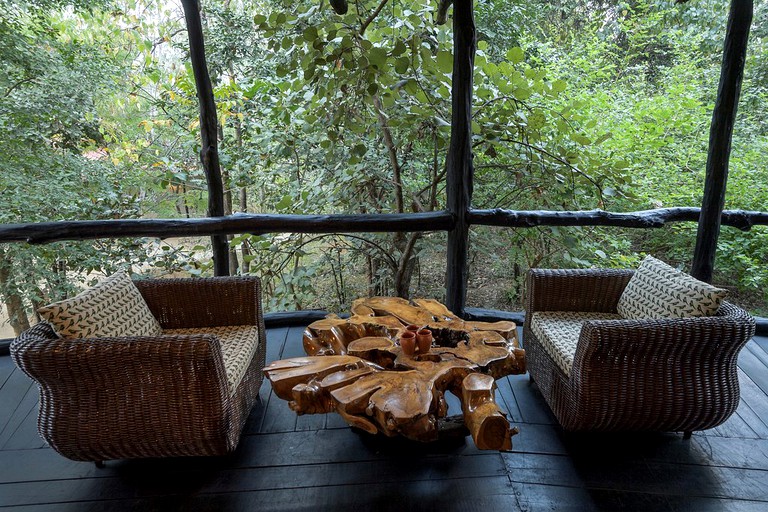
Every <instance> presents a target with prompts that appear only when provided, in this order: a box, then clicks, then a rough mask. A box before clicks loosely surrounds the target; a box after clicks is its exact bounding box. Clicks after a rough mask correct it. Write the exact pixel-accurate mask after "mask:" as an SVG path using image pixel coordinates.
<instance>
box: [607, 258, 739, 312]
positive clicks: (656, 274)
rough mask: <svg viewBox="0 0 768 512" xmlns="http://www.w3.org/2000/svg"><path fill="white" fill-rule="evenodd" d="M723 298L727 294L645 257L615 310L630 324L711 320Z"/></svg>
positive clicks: (658, 261)
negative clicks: (698, 318) (649, 320)
mask: <svg viewBox="0 0 768 512" xmlns="http://www.w3.org/2000/svg"><path fill="white" fill-rule="evenodd" d="M726 295H728V291H727V290H723V289H720V288H716V287H714V286H712V285H710V284H707V283H705V282H702V281H699V280H698V279H695V278H693V277H691V276H689V275H688V274H686V273H684V272H681V271H679V270H677V269H676V268H673V267H670V266H669V265H667V264H666V263H664V262H663V261H660V260H657V259H656V258H654V257H653V256H647V257H646V258H645V259H644V260H643V262H642V263H641V264H640V268H638V269H637V271H636V272H635V274H634V275H633V276H632V279H630V281H629V284H627V287H626V288H625V289H624V292H623V293H622V294H621V297H620V298H619V303H618V306H617V307H618V311H619V314H620V315H621V316H623V317H624V318H628V319H633V320H639V319H643V318H686V317H694V316H712V315H714V314H715V313H716V312H717V310H718V308H719V307H720V303H721V302H722V301H723V299H725V296H726Z"/></svg>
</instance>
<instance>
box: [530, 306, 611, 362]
mask: <svg viewBox="0 0 768 512" xmlns="http://www.w3.org/2000/svg"><path fill="white" fill-rule="evenodd" d="M621 318H622V317H621V315H618V314H616V313H596V312H581V311H536V312H535V313H533V315H531V331H533V334H534V335H535V336H536V338H537V339H538V340H539V342H540V343H541V346H542V347H543V348H544V350H545V351H546V353H547V354H549V356H550V357H551V358H552V359H553V360H554V361H555V363H557V366H559V367H560V369H561V370H563V372H564V373H565V374H566V375H568V376H569V377H570V375H571V368H572V367H573V357H574V356H575V354H576V345H577V344H578V343H579V336H580V335H581V326H582V325H584V322H586V321H587V320H621ZM523 341H525V340H523Z"/></svg>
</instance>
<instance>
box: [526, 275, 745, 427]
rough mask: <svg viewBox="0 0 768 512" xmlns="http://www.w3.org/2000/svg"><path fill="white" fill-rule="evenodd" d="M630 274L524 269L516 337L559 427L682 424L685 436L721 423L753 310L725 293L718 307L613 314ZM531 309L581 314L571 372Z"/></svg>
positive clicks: (732, 396)
mask: <svg viewBox="0 0 768 512" xmlns="http://www.w3.org/2000/svg"><path fill="white" fill-rule="evenodd" d="M632 275H633V271H630V270H606V269H590V270H546V269H534V270H531V271H530V272H529V274H528V276H527V298H526V321H525V325H524V332H523V342H524V347H525V350H526V356H527V361H528V370H529V372H530V376H531V379H532V380H533V381H535V382H536V383H537V384H538V387H539V389H540V391H541V393H542V395H543V396H544V398H545V400H546V401H547V403H548V404H549V406H550V408H551V409H552V411H553V413H554V415H555V417H556V418H557V420H558V422H559V423H560V424H561V425H562V427H563V429H565V430H567V431H678V432H679V431H682V432H685V436H686V437H689V436H690V434H691V432H692V431H694V430H704V429H708V428H712V427H715V426H717V425H719V424H721V423H723V422H724V421H725V420H726V419H728V417H729V416H730V415H731V414H733V412H734V411H735V410H736V407H737V406H738V404H739V382H738V377H737V371H736V359H737V356H738V353H739V351H740V350H741V348H742V347H743V346H744V344H745V343H746V342H747V341H748V340H749V339H750V338H751V337H752V336H753V335H754V329H755V321H754V319H753V318H752V317H751V316H750V315H749V314H748V313H746V312H745V311H744V310H742V309H740V308H738V307H736V306H734V305H733V304H729V303H727V302H723V303H722V305H721V306H720V308H719V310H718V311H717V314H716V316H708V317H698V318H666V319H660V320H650V319H648V320H624V319H620V318H617V317H618V314H617V303H618V301H619V298H620V296H621V294H622V292H623V290H624V288H625V287H626V285H627V284H628V282H629V280H630V278H631V277H632ZM537 312H568V313H563V314H562V316H563V317H564V318H571V319H573V318H578V319H579V322H580V323H578V324H575V325H577V326H578V327H577V328H580V330H579V331H578V332H576V333H575V336H576V338H575V339H574V340H573V341H575V342H576V345H575V348H576V350H575V353H574V354H573V361H572V366H571V367H570V368H569V369H570V373H567V372H565V371H564V370H563V364H562V362H560V364H558V361H556V360H555V358H553V357H552V356H551V355H550V353H548V351H547V350H545V347H544V346H543V344H542V341H541V340H540V339H538V337H537V335H536V333H535V330H536V329H534V328H532V323H534V322H535V321H536V317H537V315H536V313H537ZM542 314H543V313H542ZM540 315H541V314H540ZM550 317H555V318H557V314H555V315H550ZM590 318H592V319H590ZM573 325H574V324H572V326H573ZM571 335H574V333H573V331H572V332H571ZM540 336H541V334H540ZM550 350H551V349H550Z"/></svg>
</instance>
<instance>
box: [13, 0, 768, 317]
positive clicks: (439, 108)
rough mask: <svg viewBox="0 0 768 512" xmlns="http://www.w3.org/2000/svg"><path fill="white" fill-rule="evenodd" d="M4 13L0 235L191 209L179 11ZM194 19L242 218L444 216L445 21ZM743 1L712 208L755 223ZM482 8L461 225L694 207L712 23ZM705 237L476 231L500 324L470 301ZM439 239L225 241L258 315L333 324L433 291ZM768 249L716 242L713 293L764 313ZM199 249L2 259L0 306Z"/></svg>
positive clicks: (557, 5) (197, 210)
mask: <svg viewBox="0 0 768 512" xmlns="http://www.w3.org/2000/svg"><path fill="white" fill-rule="evenodd" d="M65 5H68V6H71V7H65ZM0 7H2V9H0V57H2V58H0V142H2V144H3V147H4V148H6V149H5V151H4V154H3V158H2V159H0V190H2V197H3V204H2V208H0V222H6V223H7V222H30V221H43V220H57V219H78V218H126V217H141V216H145V217H150V216H158V217H183V216H189V217H193V216H202V215H205V208H206V202H207V201H206V200H207V197H206V189H205V180H204V175H203V173H202V169H201V166H200V163H199V156H198V153H199V150H200V142H199V135H198V130H199V127H198V122H199V121H198V103H197V98H196V91H195V84H194V79H193V76H192V72H191V67H190V65H189V63H188V61H189V59H188V41H187V39H186V33H185V31H184V30H183V22H182V21H181V20H182V18H181V16H180V10H179V7H178V6H176V5H172V4H168V3H166V2H158V1H157V0H149V1H144V0H130V1H128V2H124V3H121V4H120V5H113V4H109V5H108V6H107V5H106V4H105V3H91V2H88V3H84V2H59V1H58V0H35V1H28V2H7V1H2V2H0ZM202 7H203V22H204V31H205V38H206V52H207V60H208V66H209V70H210V73H211V77H212V80H213V84H214V95H215V99H216V102H217V106H218V114H219V122H220V125H221V130H220V133H219V138H218V139H219V140H218V142H219V152H220V158H221V162H222V168H223V173H224V180H225V189H226V190H227V191H229V192H230V194H231V198H230V199H229V206H230V208H231V210H232V211H235V212H237V211H248V212H278V213H295V214H304V213H312V214H324V213H373V212H413V211H432V210H440V209H442V208H444V203H445V197H444V168H445V153H446V150H447V147H448V142H449V136H450V123H451V75H452V67H453V53H452V51H453V49H452V39H453V33H452V29H451V24H450V21H449V23H448V24H447V25H444V26H437V25H436V24H435V23H434V18H435V14H436V9H437V4H436V2H434V1H433V0H398V1H394V0H392V1H389V2H384V3H382V2H381V1H380V0H354V1H350V2H349V10H348V11H347V12H346V14H344V15H338V14H336V13H335V12H334V11H333V10H332V9H331V8H329V6H328V5H327V2H326V3H323V2H316V1H312V2H309V1H305V0H300V1H290V2H289V1H288V0H277V1H270V2H266V1H263V0H252V1H246V2H220V1H211V2H203V4H202ZM756 7H757V8H756V21H755V24H754V27H753V37H752V38H751V41H750V44H751V50H750V54H749V56H748V62H747V72H746V75H745V80H744V85H743V89H742V102H741V105H740V110H739V118H738V122H737V126H736V129H735V132H734V142H733V153H732V158H731V175H730V179H729V184H728V185H729V194H728V196H727V197H726V207H728V208H744V209H752V210H764V209H765V198H766V197H768V171H767V170H766V168H765V166H764V165H763V159H764V158H763V155H765V153H766V151H767V150H768V139H767V138H766V137H767V136H768V130H766V126H768V116H767V115H766V112H767V111H766V109H765V105H766V101H765V100H766V87H765V83H766V80H767V79H768V66H766V64H765V63H766V62H768V59H765V54H766V48H765V43H764V40H765V37H764V36H765V33H764V32H765V30H766V29H765V27H766V26H768V24H766V23H763V21H765V20H763V18H764V17H765V16H766V14H765V13H766V12H768V11H767V10H765V9H764V2H758V3H757V6H756ZM475 12H476V19H477V23H478V27H477V28H478V51H477V55H476V59H475V75H474V87H475V89H474V109H473V124H472V126H473V140H472V144H473V150H474V166H475V176H476V183H475V190H474V197H473V206H474V207H476V208H506V209H519V210H528V209H537V210H538V209H551V210H577V209H592V208H602V209H607V210H613V211H631V210H638V209H650V208H657V207H667V206H699V205H700V201H701V192H702V185H703V179H704V168H705V165H706V152H707V145H708V127H709V122H710V116H711V111H712V106H713V103H714V99H715V94H716V90H717V83H718V77H719V66H720V54H721V51H722V40H723V36H724V30H725V21H726V19H725V16H726V12H727V3H723V2H716V1H714V0H697V1H695V2H687V3H685V4H673V3H672V2H668V1H660V0H639V1H635V2H629V3H627V2H618V3H617V2H607V1H602V0H598V1H589V2H587V1H584V0H577V1H575V2H568V3H565V2H562V1H560V0H558V1H554V2H544V1H541V0H534V1H528V2H524V3H523V2H512V1H504V2H498V1H497V2H475ZM126 27H130V29H129V30H126ZM11 148H12V149H11ZM695 235H696V229H695V226H693V225H690V224H676V225H673V226H669V227H667V228H664V229H661V230H615V229H590V228H569V229H565V228H562V229H560V228H546V229H520V230H498V229H495V230H491V229H476V230H473V236H472V243H473V248H472V250H473V253H474V254H473V257H474V258H475V259H474V260H473V261H474V265H475V266H476V267H475V268H476V269H482V270H485V269H486V268H491V269H492V270H493V272H494V275H498V276H501V277H502V278H503V279H505V280H506V281H504V282H507V283H508V287H509V291H508V293H507V294H506V295H507V300H508V301H509V302H508V304H487V303H482V302H480V303H478V304H476V305H480V306H492V305H493V306H499V307H503V306H508V307H520V300H521V297H522V279H523V276H524V273H525V270H526V269H527V268H528V267H531V266H544V265H546V266H556V267H559V266H562V267H566V266H567V267H588V266H593V265H595V266H609V267H631V266H634V265H635V264H636V262H637V261H638V260H639V258H640V257H641V256H642V255H643V254H646V253H653V254H656V255H657V256H660V257H662V258H665V259H667V260H668V261H670V262H672V263H674V264H680V265H687V264H688V263H689V261H690V256H691V254H692V248H693V244H694V241H695ZM441 236H442V235H441V234H416V235H413V237H412V238H409V235H403V234H371V233H369V234H363V235H347V236H341V235H332V236H331V235H328V236H326V235H323V236H308V235H269V234H267V235H259V234H246V235H240V236H236V237H234V238H233V239H232V240H231V247H232V248H233V251H235V252H236V254H237V256H238V259H239V265H240V268H239V271H240V272H244V273H246V272H247V273H254V274H258V275H260V276H262V277H263V278H264V284H265V289H266V290H267V292H268V293H267V294H266V295H267V297H268V302H269V304H268V307H269V308H270V309H296V308H305V307H330V308H337V307H338V308H339V309H343V308H344V306H343V305H344V303H345V302H348V301H349V300H350V299H351V298H353V297H355V296H357V295H364V294H368V293H387V294H391V293H401V294H408V293H409V292H411V293H412V292H413V290H416V289H418V290H424V289H429V290H432V292H431V293H439V290H440V289H441V288H442V286H439V285H438V286H436V287H432V288H430V284H429V283H426V284H425V283H423V282H421V281H420V278H421V276H422V274H424V275H427V274H430V272H431V273H432V274H434V273H437V274H441V273H442V266H443V258H444V256H443V251H444V242H443V239H442V238H441ZM766 238H768V234H767V233H766V231H765V230H764V229H761V228H758V229H754V230H752V231H751V232H739V231H736V230H733V229H730V228H723V230H722V234H721V240H720V247H719V249H720V252H719V255H718V260H717V268H718V275H717V276H716V277H717V279H718V280H721V281H722V282H727V283H734V285H736V286H737V287H738V290H736V291H737V292H739V293H743V294H747V295H743V296H744V297H748V298H750V300H751V298H753V297H758V298H759V299H762V300H763V301H765V295H764V292H762V290H766V289H768V275H766V270H765V267H766V265H765V262H766V261H768V254H765V250H763V249H762V248H763V247H767V246H768V244H766V242H767V241H768V240H766ZM441 244H442V245H441ZM208 250H209V249H208V246H207V244H206V241H204V240H203V241H200V240H183V241H174V243H173V245H172V244H170V243H164V242H158V241H147V240H144V241H135V240H125V241H113V242H109V243H106V242H87V243H86V242H83V243H77V244H71V243H67V244H55V245H50V246H42V247H27V246H23V245H12V246H7V247H3V248H0V265H6V266H9V265H10V267H11V268H12V269H13V270H14V271H13V273H12V276H11V282H10V283H8V284H6V285H3V286H4V288H2V289H0V292H1V293H2V294H4V296H6V297H7V296H8V295H9V293H11V292H13V291H14V290H16V291H21V292H23V294H24V296H25V300H26V305H27V307H30V306H31V304H32V303H34V302H36V301H40V300H47V298H49V297H51V296H53V295H59V294H62V293H69V292H71V291H72V290H71V289H70V288H67V287H68V286H69V285H68V284H67V282H68V280H67V279H66V276H67V273H69V275H73V274H76V275H77V276H78V277H79V278H80V280H81V281H82V280H85V279H86V277H85V276H88V275H90V274H93V273H99V272H109V271H111V270H113V269H114V268H116V267H117V266H131V267H132V268H134V269H137V270H138V269H145V270H146V269H150V270H152V271H154V272H163V273H166V272H176V271H181V272H185V273H188V274H193V275H202V274H206V273H210V261H209V254H208ZM486 261H488V262H489V265H488V266H486V265H485V262H486ZM434 267H440V268H441V271H440V272H433V268H434ZM25 269H32V270H31V271H29V272H27V271H26V270H25ZM427 269H429V270H427ZM430 279H432V281H434V282H439V278H434V276H430ZM500 282H501V281H500ZM435 289H437V290H438V292H434V290H435ZM478 300H482V299H478ZM761 307H762V308H765V305H764V303H763V304H762V305H761V304H759V300H758V301H757V304H756V305H755V308H757V309H759V308H761Z"/></svg>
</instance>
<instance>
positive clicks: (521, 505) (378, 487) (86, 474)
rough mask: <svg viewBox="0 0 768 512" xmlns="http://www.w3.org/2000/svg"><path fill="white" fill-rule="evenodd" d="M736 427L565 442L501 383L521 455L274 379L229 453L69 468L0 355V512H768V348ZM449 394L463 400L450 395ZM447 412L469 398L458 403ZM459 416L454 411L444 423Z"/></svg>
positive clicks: (273, 350) (746, 388)
mask: <svg viewBox="0 0 768 512" xmlns="http://www.w3.org/2000/svg"><path fill="white" fill-rule="evenodd" d="M301 332H302V329H301V328H297V327H286V328H276V329H270V330H269V331H268V335H267V361H268V362H269V361H272V360H276V359H280V358H285V357H293V356H299V355H303V352H302V347H301ZM739 367H740V371H739V376H740V381H741V393H742V399H741V404H740V406H739V409H738V411H737V413H736V414H734V415H733V417H731V419H730V420H728V421H727V422H726V423H725V424H723V425H721V426H720V427H717V428H715V429H712V430H709V431H706V432H695V433H694V436H693V438H692V439H691V440H690V441H684V440H683V439H682V435H681V434H648V435H637V434H622V435H605V434H601V435H584V434H579V435H576V434H565V433H563V432H562V430H560V429H559V428H558V427H557V426H556V424H555V422H554V418H553V416H552V415H551V413H550V411H549V409H548V408H547V406H546V404H545V403H544V401H543V399H542V397H541V395H540V394H539V392H538V390H537V389H536V387H535V386H531V385H529V384H528V377H527V376H524V375H518V376H511V377H507V378H503V379H501V380H499V381H498V382H497V383H498V386H499V391H498V395H497V397H498V396H499V395H500V399H499V403H500V405H501V406H502V407H504V408H506V410H507V412H508V414H509V416H510V419H511V421H512V423H513V424H514V425H516V426H518V427H519V428H520V434H519V435H517V436H515V437H513V439H512V441H513V445H514V448H513V450H512V451H511V452H507V453H499V452H484V451H480V450H477V449H476V448H475V446H474V444H473V443H472V440H471V439H467V440H461V439H460V440H454V441H452V442H445V443H435V444H419V443H412V442H408V441H405V440H402V439H387V438H382V437H378V436H377V437H373V436H368V435H367V434H362V433H357V432H355V431H353V430H351V429H350V428H349V427H347V426H346V424H345V423H344V422H343V421H342V420H341V419H340V418H339V416H338V415H336V414H327V415H325V414H323V415H307V416H299V417H297V416H296V415H295V414H294V413H293V412H292V411H291V410H290V409H289V408H288V406H287V403H286V402H285V401H283V400H280V399H278V398H277V397H275V396H273V395H272V392H271V388H270V385H269V382H268V381H266V380H265V384H264V386H262V390H261V399H260V401H259V403H257V405H256V407H254V409H253V411H252V414H251V416H250V418H249V421H248V424H247V425H246V427H245V433H244V435H243V437H242V440H241V443H240V446H239V448H238V450H237V451H236V452H235V453H234V454H233V455H231V456H228V457H223V458H184V459H163V460H143V461H110V462H108V463H107V467H106V468H105V469H97V468H96V467H95V466H94V465H93V464H90V463H84V462H73V461H69V460H67V459H64V458H63V457H61V456H59V455H58V454H56V453H55V452H53V451H52V450H51V449H49V448H48V447H47V446H45V444H44V443H43V441H42V440H41V439H40V438H39V437H38V435H37V431H36V419H37V388H36V386H34V385H32V383H31V381H30V380H29V379H28V378H27V377H26V376H24V375H23V374H22V373H21V372H19V371H18V370H17V369H15V367H14V366H13V364H12V362H11V360H10V358H8V357H0V508H6V507H7V508H13V509H20V510H56V511H62V510H77V511H83V510H99V511H103V510H249V511H250V510H260V511H271V510H311V511H320V510H335V511H342V510H350V509H358V510H359V511H360V512H362V511H369V510H396V511H401V510H440V511H450V510H478V511H479V510H483V511H494V510H505V511H507V510H509V511H513V510H526V511H537V510H574V511H576V510H578V511H583V510H647V511H657V510H658V511H672V510H674V511H687V510H690V511H704V510H729V511H730V510H738V511H742V510H743V511H765V510H768V338H766V337H756V338H755V339H754V340H753V341H750V342H749V343H748V344H747V346H746V348H745V349H744V350H743V351H742V353H741V356H740V358H739ZM450 398H453V397H450ZM449 404H450V405H451V409H452V410H456V408H457V407H458V401H457V400H455V399H454V400H453V401H452V402H451V401H450V400H449ZM449 413H450V412H449Z"/></svg>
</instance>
